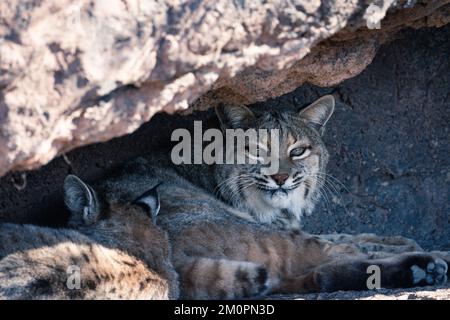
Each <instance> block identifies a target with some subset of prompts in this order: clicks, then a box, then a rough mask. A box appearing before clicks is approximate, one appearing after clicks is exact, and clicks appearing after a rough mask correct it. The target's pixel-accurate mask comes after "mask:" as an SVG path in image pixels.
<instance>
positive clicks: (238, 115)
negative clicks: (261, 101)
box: [215, 104, 255, 129]
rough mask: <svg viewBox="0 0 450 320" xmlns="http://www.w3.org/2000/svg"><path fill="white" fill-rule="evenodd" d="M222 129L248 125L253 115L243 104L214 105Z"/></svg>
mask: <svg viewBox="0 0 450 320" xmlns="http://www.w3.org/2000/svg"><path fill="white" fill-rule="evenodd" d="M215 110H216V115H217V117H218V118H219V121H220V124H221V125H222V128H223V129H229V128H232V129H236V128H243V127H248V126H249V124H250V123H251V121H252V120H254V119H255V115H254V113H253V112H251V111H250V109H249V108H247V107H245V106H236V105H223V104H222V105H219V106H216V107H215Z"/></svg>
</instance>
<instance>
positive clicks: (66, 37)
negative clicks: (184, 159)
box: [0, 0, 450, 176]
mask: <svg viewBox="0 0 450 320" xmlns="http://www.w3.org/2000/svg"><path fill="white" fill-rule="evenodd" d="M449 2H450V1H448V0H434V1H415V0H407V1H403V0H399V1H393V0H377V1H375V0H373V1H356V0H351V1H343V0H334V1H320V0H299V1H283V0H278V1H273V2H261V1H246V2H239V1H238V2H236V1H228V0H214V1H208V0H198V1H183V0H163V1H156V0H155V1H134V0H98V1H88V0H78V1H72V0H58V1H56V0H10V1H2V2H1V3H0V176H1V175H4V174H5V173H6V172H8V171H10V170H23V169H33V168H37V167H39V166H41V165H43V164H45V163H47V162H49V161H50V160H51V159H53V158H54V157H55V156H56V155H58V154H62V153H64V152H66V151H68V150H71V149H74V148H76V147H78V146H81V145H86V144H90V143H93V142H100V141H105V140H109V139H111V138H113V137H117V136H121V135H124V134H127V133H130V132H132V131H134V130H135V129H136V128H138V127H139V126H140V125H141V124H142V123H144V122H146V121H148V120H149V119H150V118H151V117H152V116H153V115H154V114H155V113H156V112H157V111H160V110H164V111H167V112H173V111H176V110H182V109H188V110H193V109H206V108H208V107H210V106H212V105H214V104H215V103H217V102H218V101H228V102H238V103H246V104H247V103H254V102H258V101H263V100H266V99H268V98H271V97H276V96H280V95H282V94H284V93H287V92H290V91H292V90H293V89H295V88H297V87H299V86H300V85H301V84H303V83H304V82H309V83H311V84H314V85H319V86H331V85H335V84H337V83H340V82H341V81H343V80H345V79H347V78H351V77H353V76H355V75H357V74H358V73H360V72H361V71H362V70H363V69H364V68H365V67H366V66H367V65H368V64H370V62H371V61H372V58H373V57H374V55H375V53H376V51H377V49H378V48H379V46H380V45H381V44H382V43H384V42H386V41H388V40H390V39H393V38H394V37H395V34H396V33H397V31H399V30H401V29H403V28H405V27H412V28H421V27H430V26H437V27H439V26H443V25H445V24H446V23H448V22H449V21H450V5H449Z"/></svg>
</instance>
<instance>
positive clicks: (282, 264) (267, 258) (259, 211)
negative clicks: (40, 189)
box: [98, 97, 448, 299]
mask: <svg viewBox="0 0 450 320" xmlns="http://www.w3.org/2000/svg"><path fill="white" fill-rule="evenodd" d="M333 105H334V101H333V100H332V99H331V98H330V97H326V98H322V99H321V100H319V101H317V102H316V103H314V104H312V105H311V106H310V107H308V108H306V109H305V110H304V111H302V112H300V114H297V113H295V112H294V111H286V112H282V113H276V114H274V115H271V114H265V115H263V116H262V117H259V118H258V117H257V116H255V115H253V114H252V112H250V110H248V109H246V108H241V109H240V108H236V107H233V108H228V109H226V110H225V112H223V113H222V114H221V115H219V117H220V118H221V120H224V121H225V122H228V123H229V124H231V126H232V127H238V128H240V127H242V128H243V129H246V128H248V127H252V128H260V127H263V128H264V127H265V128H279V129H280V130H281V131H282V134H281V140H282V141H281V147H280V170H282V171H280V173H279V174H276V175H274V176H264V175H262V174H261V173H260V170H259V169H260V167H259V166H256V165H252V166H246V165H240V166H238V165H228V166H227V165H222V167H219V165H216V166H215V167H206V166H174V165H172V164H171V159H170V157H169V156H168V155H165V154H159V155H158V154H152V155H149V156H148V158H146V159H143V158H141V159H137V160H135V161H134V162H132V163H129V164H128V165H126V166H125V167H124V168H123V170H122V171H121V172H119V173H118V174H115V175H112V176H111V177H109V178H108V179H106V180H105V181H102V182H100V183H99V185H98V188H99V189H98V190H100V192H101V193H102V194H105V197H106V199H108V200H109V201H114V202H121V201H128V200H129V199H133V198H134V197H136V196H137V195H138V194H140V193H141V192H142V190H145V188H146V186H148V185H155V183H159V182H163V184H162V185H161V186H160V187H159V188H158V193H159V194H160V198H161V212H160V214H159V216H158V224H159V225H160V226H161V227H163V228H164V229H165V230H167V231H168V233H169V238H170V242H171V245H172V253H173V255H172V257H173V264H174V267H175V269H176V271H177V272H178V273H179V277H180V290H181V297H183V298H191V299H232V298H243V297H255V296H259V295H262V294H266V293H301V292H317V291H336V290H351V289H353V290H363V289H367V279H368V276H369V275H368V274H367V268H368V267H369V266H370V265H378V266H379V267H380V269H381V286H383V287H386V288H395V287H412V286H421V285H440V284H443V283H445V282H446V281H447V271H448V266H447V263H446V262H445V261H444V260H442V259H440V258H438V257H437V256H434V255H432V254H428V253H418V252H413V253H404V254H398V255H393V256H390V257H387V258H383V259H370V256H368V255H365V254H363V253H361V252H360V251H359V250H357V248H356V247H355V246H348V245H345V244H335V243H332V242H329V241H326V240H323V239H321V238H319V237H314V236H310V235H308V234H305V233H302V232H301V231H299V230H292V231H290V230H286V229H289V228H285V229H280V228H275V227H274V225H273V224H274V223H276V224H277V225H284V224H290V223H291V222H290V220H289V219H284V218H283V215H284V214H285V213H286V211H287V213H290V214H291V215H292V216H293V217H294V220H296V219H297V218H299V217H300V216H301V214H302V212H303V211H308V210H312V207H313V205H314V202H315V201H316V199H317V190H318V187H319V186H320V184H321V182H322V179H321V178H320V175H321V174H322V173H323V171H324V168H325V165H326V162H327V158H328V154H327V152H326V149H325V147H324V145H323V142H322V141H321V139H320V134H319V130H321V129H322V128H321V127H323V125H324V124H325V123H326V121H327V120H328V119H329V117H330V116H331V113H332V110H333ZM227 120H228V121H227ZM316 128H317V129H316ZM223 185H226V188H222V187H221V186H223ZM213 190H219V194H218V195H217V194H214V192H213ZM277 222H280V223H277ZM294 229H295V228H294ZM394 240H395V239H394ZM393 244H395V243H394V242H393ZM411 248H412V249H414V245H412V247H411ZM411 248H410V249H409V251H410V250H411ZM402 249H404V250H407V249H408V248H405V247H402ZM149 250H150V248H149ZM407 251H408V250H407Z"/></svg>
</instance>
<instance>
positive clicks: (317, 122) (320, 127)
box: [299, 95, 335, 134]
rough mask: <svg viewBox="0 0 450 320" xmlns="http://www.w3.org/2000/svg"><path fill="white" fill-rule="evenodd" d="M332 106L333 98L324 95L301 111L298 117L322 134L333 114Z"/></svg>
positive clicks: (333, 103)
mask: <svg viewBox="0 0 450 320" xmlns="http://www.w3.org/2000/svg"><path fill="white" fill-rule="evenodd" d="M334 105H335V102H334V97H333V96H332V95H326V96H323V97H321V98H319V99H317V100H316V101H314V102H313V103H311V104H310V105H309V106H307V107H306V108H305V109H303V110H301V111H300V114H299V116H300V118H302V119H304V120H305V121H306V122H307V123H308V124H309V125H311V126H312V127H314V128H315V129H317V131H319V133H320V134H323V132H324V128H325V125H326V124H327V122H328V120H329V119H330V117H331V115H332V114H333V111H334Z"/></svg>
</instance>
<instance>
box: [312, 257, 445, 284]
mask: <svg viewBox="0 0 450 320" xmlns="http://www.w3.org/2000/svg"><path fill="white" fill-rule="evenodd" d="M369 266H378V267H379V268H380V274H379V275H380V280H381V283H380V285H381V287H383V288H410V287H418V286H427V285H436V286H439V285H443V284H445V283H446V282H447V271H448V265H447V263H446V262H445V261H444V260H443V259H441V258H439V257H437V256H435V255H432V254H428V253H422V252H413V253H405V254H399V255H395V256H391V257H388V258H384V259H373V260H371V259H366V260H349V261H339V262H332V263H329V264H326V265H323V266H321V267H319V268H317V269H316V270H314V273H315V275H314V277H315V279H316V281H317V282H318V285H319V287H320V288H321V291H328V292H330V291H337V290H367V289H369V288H368V285H367V280H368V278H369V276H370V275H371V273H368V267H369Z"/></svg>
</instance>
